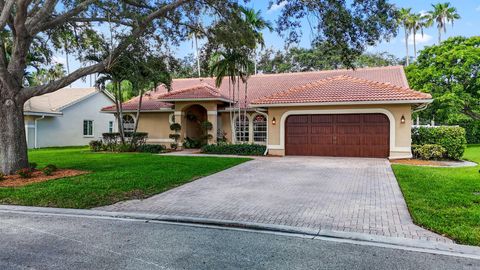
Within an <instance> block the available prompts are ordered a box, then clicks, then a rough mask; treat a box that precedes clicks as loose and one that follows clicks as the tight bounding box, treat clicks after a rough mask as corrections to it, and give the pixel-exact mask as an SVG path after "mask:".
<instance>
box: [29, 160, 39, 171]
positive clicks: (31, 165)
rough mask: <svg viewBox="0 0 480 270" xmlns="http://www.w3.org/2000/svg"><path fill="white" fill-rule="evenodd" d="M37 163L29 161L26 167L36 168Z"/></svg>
mask: <svg viewBox="0 0 480 270" xmlns="http://www.w3.org/2000/svg"><path fill="white" fill-rule="evenodd" d="M37 166H38V164H37V163H35V162H29V163H28V168H30V169H32V170H35V169H36V168H37Z"/></svg>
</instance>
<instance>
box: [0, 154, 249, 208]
mask: <svg viewBox="0 0 480 270" xmlns="http://www.w3.org/2000/svg"><path fill="white" fill-rule="evenodd" d="M29 157H30V161H31V162H36V163H38V166H39V168H42V167H43V166H45V165H47V164H55V165H57V166H58V167H59V168H68V169H78V170H86V171H91V173H89V174H86V175H81V176H76V177H71V178H64V179H59V180H52V181H47V182H43V183H37V184H32V185H28V186H24V187H18V188H0V203H1V204H17V205H30V206H50V207H63V208H91V207H96V206H102V205H108V204H112V203H116V202H119V201H123V200H128V199H135V198H146V197H149V196H152V195H154V194H157V193H161V192H164V191H166V190H169V189H171V188H174V187H177V186H180V185H182V184H185V183H188V182H190V181H193V180H195V179H198V178H200V177H203V176H207V175H210V174H213V173H216V172H219V171H222V170H225V169H227V168H230V167H233V166H235V165H238V164H240V163H243V162H245V161H247V160H249V159H244V158H217V157H175V156H159V155H152V154H143V153H142V154H140V153H121V154H113V153H92V152H90V151H88V148H85V147H76V148H72V147H71V148H46V149H38V150H32V151H30V152H29Z"/></svg>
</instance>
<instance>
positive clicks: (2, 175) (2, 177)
mask: <svg viewBox="0 0 480 270" xmlns="http://www.w3.org/2000/svg"><path fill="white" fill-rule="evenodd" d="M4 179H5V175H4V174H3V173H1V172H0V181H2V180H4Z"/></svg>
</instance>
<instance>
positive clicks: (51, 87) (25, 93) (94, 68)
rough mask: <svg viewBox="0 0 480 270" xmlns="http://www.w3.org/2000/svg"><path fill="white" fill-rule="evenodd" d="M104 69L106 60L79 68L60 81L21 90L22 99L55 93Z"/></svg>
mask: <svg viewBox="0 0 480 270" xmlns="http://www.w3.org/2000/svg"><path fill="white" fill-rule="evenodd" d="M105 67H106V60H104V61H102V62H100V63H97V64H94V65H91V66H88V67H83V68H79V69H77V70H75V71H74V72H72V73H70V74H69V75H67V76H65V77H63V78H61V79H58V80H55V81H52V82H49V83H47V84H44V85H40V86H34V87H26V88H23V90H22V97H23V98H24V100H28V99H30V98H32V97H34V96H40V95H44V94H48V93H51V92H55V91H57V90H58V89H60V88H63V87H65V86H68V85H69V84H71V83H73V82H74V81H76V80H78V79H79V78H82V77H85V76H87V75H90V74H93V73H97V72H101V71H103V70H104V69H105Z"/></svg>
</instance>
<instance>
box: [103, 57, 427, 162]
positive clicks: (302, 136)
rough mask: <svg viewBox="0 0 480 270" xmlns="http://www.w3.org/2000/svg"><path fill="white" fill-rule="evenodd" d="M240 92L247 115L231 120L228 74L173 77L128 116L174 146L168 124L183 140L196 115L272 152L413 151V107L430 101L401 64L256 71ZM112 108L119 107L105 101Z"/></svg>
mask: <svg viewBox="0 0 480 270" xmlns="http://www.w3.org/2000/svg"><path fill="white" fill-rule="evenodd" d="M247 84H248V92H247V95H246V97H245V93H244V86H245V85H244V84H243V83H241V85H240V87H239V88H238V89H240V91H238V89H237V91H236V92H235V96H236V97H237V96H238V99H237V100H239V104H240V106H241V107H242V108H246V111H247V114H246V117H247V119H246V120H247V121H242V120H243V119H244V117H245V114H244V113H242V114H240V115H239V114H238V113H237V114H236V117H235V119H233V123H234V128H232V126H231V122H232V120H231V117H230V116H231V111H232V107H235V106H234V105H232V104H231V103H232V94H233V92H232V90H229V80H228V78H224V79H223V83H222V85H221V86H220V88H216V87H215V78H192V79H175V80H173V82H172V87H171V90H170V91H167V89H166V88H165V87H159V88H157V89H155V90H153V91H150V92H147V93H146V94H145V96H144V99H143V104H142V107H141V114H140V119H138V120H137V119H134V118H135V114H134V113H135V111H136V109H137V106H138V97H136V98H134V99H132V100H129V101H127V102H125V103H124V104H123V110H124V112H125V114H126V116H125V118H126V119H125V120H126V122H129V123H131V122H135V121H139V123H138V124H139V131H144V132H148V134H149V143H158V144H164V145H167V146H168V145H169V144H170V143H171V142H173V141H172V140H171V139H169V134H171V133H172V132H171V131H170V129H169V126H170V124H171V123H174V122H177V123H180V124H181V127H182V129H181V131H180V135H181V138H180V141H182V140H183V139H185V138H187V137H189V138H196V137H198V136H199V134H200V132H199V130H200V128H199V124H198V122H199V121H190V119H191V118H192V117H191V116H192V115H194V116H195V117H194V118H195V119H202V120H208V121H209V122H211V123H212V124H213V130H212V131H210V132H209V133H210V134H211V135H212V137H213V139H212V140H211V142H215V141H216V139H217V138H218V137H220V136H222V137H224V139H226V140H227V141H229V142H233V143H258V144H265V145H266V146H267V151H268V153H269V154H271V155H280V156H283V155H307V156H310V155H321V156H353V157H387V158H391V159H394V158H409V157H411V136H410V135H411V134H410V133H411V125H412V118H411V116H412V112H413V111H415V110H421V109H423V108H425V107H426V106H427V104H429V103H431V102H432V97H431V95H429V94H426V93H422V92H418V91H415V90H412V89H410V88H409V86H408V82H407V79H406V77H405V73H404V71H403V67H402V66H392V67H378V68H362V69H356V70H331V71H315V72H302V73H285V74H269V75H254V76H251V77H250V78H249V79H248V82H247ZM103 111H104V112H109V113H115V106H110V107H106V108H103Z"/></svg>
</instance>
